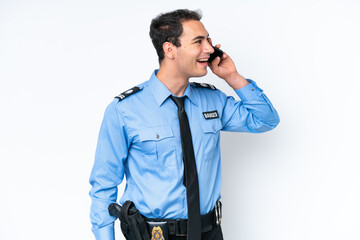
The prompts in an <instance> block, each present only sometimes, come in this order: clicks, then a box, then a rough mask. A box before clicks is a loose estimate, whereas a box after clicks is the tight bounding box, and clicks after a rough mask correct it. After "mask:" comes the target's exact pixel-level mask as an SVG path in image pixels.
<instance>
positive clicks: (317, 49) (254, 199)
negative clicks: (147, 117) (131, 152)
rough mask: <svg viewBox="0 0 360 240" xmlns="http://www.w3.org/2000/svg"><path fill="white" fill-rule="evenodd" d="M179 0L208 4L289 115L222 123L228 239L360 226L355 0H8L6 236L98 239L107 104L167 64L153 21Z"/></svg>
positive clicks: (0, 166)
mask: <svg viewBox="0 0 360 240" xmlns="http://www.w3.org/2000/svg"><path fill="white" fill-rule="evenodd" d="M180 2H181V3H180ZM177 8H189V9H201V10H202V12H203V20H202V22H203V23H204V24H205V27H206V28H207V30H208V31H209V33H210V36H211V37H212V39H213V41H214V43H221V44H222V48H223V49H224V50H225V51H226V52H227V53H228V54H229V55H230V56H231V57H232V58H233V60H234V61H235V62H236V65H237V68H238V71H239V72H240V73H241V74H242V75H243V76H245V77H247V78H251V79H254V80H255V81H256V82H257V83H258V85H259V86H260V87H261V88H262V89H264V92H265V93H266V94H267V96H268V97H269V98H270V99H271V101H272V103H273V104H274V106H275V107H276V109H277V110H278V112H279V115H280V119H281V122H280V125H279V126H278V127H277V128H276V129H275V130H273V131H271V132H268V133H265V134H246V133H228V132H223V133H222V135H221V137H222V144H221V147H222V156H223V158H222V163H223V188H222V196H223V198H222V199H223V205H224V214H223V215H224V220H223V230H224V236H225V238H226V239H241V240H300V239H301V240H303V239H308V240H313V239H314V240H315V239H331V240H335V239H347V240H351V239H360V232H359V226H360V217H359V216H360V207H359V202H360V193H359V191H360V176H359V170H360V164H359V159H360V156H359V141H358V139H357V138H358V136H359V134H360V131H359V130H360V129H359V128H360V127H359V120H360V119H359V103H360V102H359V100H358V97H357V93H358V89H359V80H360V70H359V69H360V44H359V43H360V33H359V25H360V15H359V12H360V3H359V2H358V1H356V0H353V1H351V0H341V1H340V0H339V1H335V0H327V1H325V0H324V1H321V0H319V1H314V0H312V1H308V0H305V1H304V0H302V1H300V0H298V1H286V0H277V1H276V0H275V1H265V0H263V1H261V0H258V1H250V0H246V1H241V0H238V1H235V0H234V1H210V0H206V1H199V0H197V1H193V0H192V1H168V0H167V1H165V0H163V1H142V2H139V1H119V0H118V1H110V0H105V1H85V0H84V1H81V0H72V1H70V0H63V1H60V0H59V1H45V0H42V1H41V0H38V1H36V0H30V1H29V0H28V1H25V0H24V1H17V0H12V1H10V0H0V114H1V115H0V116H1V117H0V148H1V151H0V239H4V240H7V239H93V235H92V232H91V230H90V228H91V225H90V220H89V208H90V198H89V196H88V192H89V190H90V185H89V183H88V178H89V175H90V171H91V167H92V164H93V159H94V153H95V146H96V141H97V135H98V131H99V127H100V124H101V120H102V117H103V113H104V110H105V107H106V106H107V104H108V103H109V102H110V101H111V100H112V99H113V96H115V95H117V94H118V93H120V92H122V91H125V90H127V89H129V88H131V87H133V86H135V85H136V84H138V83H141V82H143V81H145V80H147V79H148V78H149V77H150V75H151V73H152V71H153V69H155V68H157V67H158V64H157V56H156V52H155V50H154V48H153V46H152V44H151V41H150V38H149V36H148V32H149V25H150V21H151V19H152V18H154V17H155V16H156V15H157V14H159V13H160V12H166V11H169V10H174V9H177ZM192 81H202V82H208V83H213V84H215V85H216V86H217V87H218V88H220V89H221V90H223V91H224V92H226V93H227V94H229V95H230V94H231V95H233V94H234V92H233V91H232V90H231V89H230V88H229V87H228V86H226V84H225V83H224V82H223V81H222V80H221V79H218V78H216V77H215V76H214V75H213V74H208V76H206V77H205V78H202V79H192ZM117 238H118V239H122V238H121V237H120V236H119V235H118V237H117Z"/></svg>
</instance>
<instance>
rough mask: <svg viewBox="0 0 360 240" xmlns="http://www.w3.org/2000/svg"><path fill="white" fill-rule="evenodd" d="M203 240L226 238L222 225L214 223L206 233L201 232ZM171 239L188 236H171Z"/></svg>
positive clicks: (183, 239)
mask: <svg viewBox="0 0 360 240" xmlns="http://www.w3.org/2000/svg"><path fill="white" fill-rule="evenodd" d="M201 239H202V240H224V238H223V234H222V231H221V227H220V226H217V225H213V228H212V229H211V230H210V231H208V232H205V233H202V234H201ZM169 240H186V237H176V236H170V238H169Z"/></svg>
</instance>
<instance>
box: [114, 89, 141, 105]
mask: <svg viewBox="0 0 360 240" xmlns="http://www.w3.org/2000/svg"><path fill="white" fill-rule="evenodd" d="M141 89H142V87H137V86H135V87H133V88H130V89H129V90H127V91H125V92H123V93H120V94H119V95H117V96H116V98H118V99H119V101H121V100H123V99H125V98H126V97H128V96H130V95H131V94H134V93H136V92H138V91H140V90H141Z"/></svg>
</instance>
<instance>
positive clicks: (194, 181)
mask: <svg viewBox="0 0 360 240" xmlns="http://www.w3.org/2000/svg"><path fill="white" fill-rule="evenodd" d="M170 97H171V99H172V100H173V101H174V103H175V104H176V106H177V107H178V116H179V123H180V136H181V146H182V153H183V161H184V185H185V186H186V197H187V208H188V224H187V239H188V240H200V239H201V216H200V199H199V181H198V175H197V171H196V162H195V155H194V148H193V144H192V139H191V132H190V126H189V120H188V117H187V115H186V112H185V109H184V101H185V98H178V97H174V96H170Z"/></svg>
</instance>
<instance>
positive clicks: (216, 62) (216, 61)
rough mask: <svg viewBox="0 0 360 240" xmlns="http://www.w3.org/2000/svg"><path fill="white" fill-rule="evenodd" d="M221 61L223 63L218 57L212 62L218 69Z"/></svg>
mask: <svg viewBox="0 0 360 240" xmlns="http://www.w3.org/2000/svg"><path fill="white" fill-rule="evenodd" d="M220 61H221V59H220V57H216V58H215V59H214V60H213V61H212V64H214V65H215V66H216V67H217V66H219V63H220Z"/></svg>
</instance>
